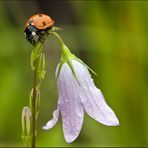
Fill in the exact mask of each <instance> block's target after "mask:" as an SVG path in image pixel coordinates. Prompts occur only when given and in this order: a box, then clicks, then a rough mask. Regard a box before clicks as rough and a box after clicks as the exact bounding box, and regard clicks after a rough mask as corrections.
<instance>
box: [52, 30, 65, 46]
mask: <svg viewBox="0 0 148 148" xmlns="http://www.w3.org/2000/svg"><path fill="white" fill-rule="evenodd" d="M51 33H52V34H53V35H54V36H55V37H56V38H57V39H58V41H59V43H60V45H61V47H62V46H64V45H65V44H64V42H63V40H62V38H61V37H60V36H59V35H58V34H57V33H56V32H51Z"/></svg>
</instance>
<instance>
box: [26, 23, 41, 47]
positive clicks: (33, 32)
mask: <svg viewBox="0 0 148 148" xmlns="http://www.w3.org/2000/svg"><path fill="white" fill-rule="evenodd" d="M37 33H38V29H37V28H36V27H34V26H32V25H28V26H27V27H26V29H25V31H24V34H25V36H26V39H27V40H28V41H29V42H30V43H31V44H33V45H34V44H35V43H36V42H37V40H36V36H37Z"/></svg>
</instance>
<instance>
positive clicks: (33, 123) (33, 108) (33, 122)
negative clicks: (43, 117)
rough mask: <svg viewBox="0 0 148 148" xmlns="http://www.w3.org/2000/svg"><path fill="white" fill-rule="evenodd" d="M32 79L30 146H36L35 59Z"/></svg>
mask: <svg viewBox="0 0 148 148" xmlns="http://www.w3.org/2000/svg"><path fill="white" fill-rule="evenodd" d="M34 66H35V67H34V68H35V69H34V80H33V96H32V147H35V146H36V97H37V91H36V86H37V59H36V60H35V62H34Z"/></svg>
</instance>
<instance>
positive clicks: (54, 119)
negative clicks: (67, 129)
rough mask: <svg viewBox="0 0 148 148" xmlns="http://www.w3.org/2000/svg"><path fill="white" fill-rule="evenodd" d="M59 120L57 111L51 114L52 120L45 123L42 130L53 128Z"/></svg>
mask: <svg viewBox="0 0 148 148" xmlns="http://www.w3.org/2000/svg"><path fill="white" fill-rule="evenodd" d="M58 118H59V109H57V110H55V111H54V112H53V118H52V119H51V120H49V121H48V122H47V124H46V125H45V126H44V127H43V129H44V130H48V129H51V128H53V127H54V126H55V124H56V123H57V121H58Z"/></svg>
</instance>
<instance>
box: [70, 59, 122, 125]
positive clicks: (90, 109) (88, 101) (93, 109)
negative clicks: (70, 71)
mask: <svg viewBox="0 0 148 148" xmlns="http://www.w3.org/2000/svg"><path fill="white" fill-rule="evenodd" d="M73 65H74V68H75V71H76V74H77V77H78V79H79V81H80V84H81V90H80V93H81V101H82V103H83V106H84V108H85V111H86V112H87V113H88V115H90V116H91V117H92V118H93V119H95V120H96V121H98V122H100V123H102V124H104V125H107V126H116V125H119V121H118V119H117V117H116V115H115V113H114V112H113V111H112V109H111V108H110V107H109V106H108V105H107V103H106V102H105V99H104V97H103V94H102V93H101V91H100V89H98V88H97V87H96V86H95V84H94V82H93V79H92V78H91V75H90V73H89V71H88V69H87V68H86V67H85V66H83V65H82V64H81V63H79V62H77V61H75V60H73Z"/></svg>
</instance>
